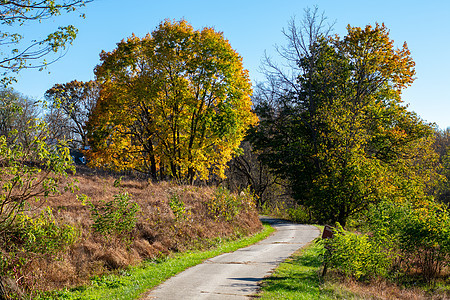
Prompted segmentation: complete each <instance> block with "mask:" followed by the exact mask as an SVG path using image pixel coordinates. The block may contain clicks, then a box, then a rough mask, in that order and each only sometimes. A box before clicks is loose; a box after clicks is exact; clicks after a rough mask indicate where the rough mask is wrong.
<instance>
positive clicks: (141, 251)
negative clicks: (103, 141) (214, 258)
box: [21, 171, 262, 290]
mask: <svg viewBox="0 0 450 300" xmlns="http://www.w3.org/2000/svg"><path fill="white" fill-rule="evenodd" d="M73 177H74V178H75V179H77V180H78V181H79V182H78V187H79V188H80V190H79V192H77V194H78V193H81V194H85V195H87V196H88V197H89V198H90V199H91V201H92V203H94V204H99V203H101V201H104V200H106V201H109V200H112V199H113V196H114V195H116V194H119V193H121V192H123V191H126V192H128V193H129V194H131V199H132V200H133V201H134V202H136V203H138V204H139V206H140V208H141V211H140V215H139V219H138V222H137V226H136V228H135V229H134V231H133V233H132V237H133V238H132V240H131V241H130V242H124V241H123V240H122V239H119V238H117V237H105V236H103V235H100V234H98V233H96V232H94V231H93V230H92V228H91V226H92V224H93V220H92V218H91V214H90V210H89V207H88V206H87V205H83V204H82V203H81V202H80V201H78V200H77V199H76V196H75V195H74V194H71V193H64V194H63V195H61V196H58V197H54V198H51V199H48V201H47V203H46V205H48V206H49V207H51V208H52V209H53V212H54V215H55V217H56V219H57V220H59V221H60V222H62V223H67V224H70V225H72V226H75V227H76V228H79V230H80V238H79V239H78V241H77V242H76V244H75V245H73V246H72V247H71V248H70V249H69V250H68V251H67V252H65V253H62V254H61V255H60V256H59V257H58V259H57V260H53V259H50V258H41V259H37V260H35V261H33V263H32V264H30V265H28V266H27V270H26V274H29V275H28V277H27V278H22V279H21V285H23V286H27V287H28V288H29V289H31V290H35V289H36V290H53V289H60V288H63V287H70V286H75V285H80V284H83V283H86V282H87V281H88V280H89V278H90V277H92V276H95V275H100V274H103V273H104V272H107V271H111V270H116V269H119V268H123V267H126V266H128V265H133V264H136V263H139V262H141V261H142V260H145V259H152V258H156V257H158V256H161V255H167V254H169V253H171V252H178V251H184V250H187V249H192V248H208V247H209V246H211V239H215V238H229V237H234V236H236V235H239V234H250V233H254V232H257V231H259V230H261V229H262V225H261V222H260V221H259V219H258V214H257V212H256V209H255V208H254V207H253V208H251V209H246V210H242V211H241V213H240V214H238V215H237V216H236V217H235V218H234V219H233V220H231V221H221V220H220V219H219V220H217V219H216V218H214V216H212V215H211V214H210V213H209V211H208V208H207V205H206V202H207V201H209V199H211V198H212V197H214V193H215V189H214V188H212V187H198V186H179V185H176V184H173V183H169V182H161V183H152V182H148V181H146V180H139V179H122V180H121V184H120V186H119V187H114V182H115V180H116V179H117V177H114V176H109V175H105V174H96V173H95V172H86V171H85V172H84V174H77V175H74V176H73ZM174 193H176V194H177V195H178V196H179V199H181V200H182V201H183V203H184V205H185V208H186V217H185V218H184V219H182V220H177V219H176V218H175V216H174V214H173V212H172V210H171V208H170V207H169V204H168V202H169V200H168V199H169V197H170V196H171V195H173V194H174Z"/></svg>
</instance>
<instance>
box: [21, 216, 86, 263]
mask: <svg viewBox="0 0 450 300" xmlns="http://www.w3.org/2000/svg"><path fill="white" fill-rule="evenodd" d="M14 227H15V231H16V233H17V238H18V240H17V241H16V244H19V245H21V247H22V250H24V251H26V252H31V253H42V254H57V253H59V252H60V251H62V250H65V249H67V247H69V246H70V245H72V244H73V243H75V241H76V240H77V238H78V236H79V231H78V230H77V229H76V228H74V227H73V226H70V225H68V224H62V225H58V224H57V222H56V220H55V218H54V216H53V213H52V210H51V209H50V208H47V209H46V210H44V211H42V212H41V213H40V215H39V216H38V217H34V218H31V217H29V216H27V215H24V214H21V215H19V216H18V217H17V219H16V222H15V226H14Z"/></svg>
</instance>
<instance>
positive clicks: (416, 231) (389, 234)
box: [368, 199, 450, 281]
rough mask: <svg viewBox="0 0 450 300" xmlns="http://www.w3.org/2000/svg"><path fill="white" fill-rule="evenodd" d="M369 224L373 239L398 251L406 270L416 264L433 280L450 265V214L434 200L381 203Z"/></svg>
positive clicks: (374, 209) (426, 278)
mask: <svg viewBox="0 0 450 300" xmlns="http://www.w3.org/2000/svg"><path fill="white" fill-rule="evenodd" d="M368 224H369V227H368V229H369V231H370V232H372V234H373V239H374V240H376V241H379V242H383V245H384V248H385V249H391V251H392V252H396V253H397V258H398V264H397V266H398V267H399V269H400V271H401V272H402V273H408V272H409V271H410V268H411V267H415V268H416V269H417V270H419V271H420V272H421V274H422V276H423V278H424V279H425V280H426V281H430V280H432V279H433V278H436V277H437V276H438V275H439V274H440V272H441V270H442V268H443V267H445V266H446V265H448V264H449V256H450V214H449V211H448V209H447V208H446V207H445V206H444V205H442V204H439V203H436V202H434V201H433V200H432V199H422V200H421V201H420V202H417V203H414V204H412V203H389V202H384V203H380V204H379V205H377V206H376V207H374V208H373V209H372V210H371V211H370V213H369V222H368Z"/></svg>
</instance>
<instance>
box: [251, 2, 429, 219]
mask: <svg viewBox="0 0 450 300" xmlns="http://www.w3.org/2000/svg"><path fill="white" fill-rule="evenodd" d="M323 24H324V19H323V18H322V17H321V16H319V15H318V14H317V10H314V11H311V10H309V11H307V15H306V19H305V21H304V22H303V23H302V25H301V26H299V27H297V26H295V23H294V22H293V23H291V26H290V29H289V30H288V31H287V33H288V34H287V37H288V39H289V44H288V46H287V47H285V48H282V49H281V54H282V56H283V57H284V58H287V59H289V60H290V62H293V63H294V66H295V67H294V68H291V69H289V70H288V71H289V72H290V74H286V71H285V70H284V69H282V68H279V67H278V66H277V65H275V64H273V63H272V62H271V61H268V63H267V67H268V71H267V74H268V75H269V76H268V79H269V80H268V83H269V84H266V85H265V87H263V91H264V93H265V95H266V100H264V99H262V100H260V101H258V105H257V107H256V111H257V113H258V114H259V116H260V119H261V122H260V123H259V125H258V126H257V127H255V128H254V129H253V130H252V131H251V139H252V141H253V143H254V145H255V148H256V149H259V150H261V151H262V152H263V153H262V155H261V156H260V158H261V159H262V160H263V161H264V162H265V163H267V164H268V165H269V166H270V167H271V168H272V169H273V170H274V172H275V173H277V174H279V175H280V176H282V177H284V178H285V179H287V180H289V181H290V183H291V186H292V191H293V196H294V197H295V198H296V199H297V200H298V201H299V203H300V204H302V205H305V206H306V207H309V208H311V209H312V211H313V212H314V213H315V217H316V219H317V220H318V221H321V222H336V221H338V222H340V223H341V224H343V225H345V223H346V221H347V219H348V218H349V217H350V216H352V215H355V214H357V213H360V212H362V211H364V210H366V209H367V208H368V207H369V205H370V204H372V203H377V202H379V201H380V200H381V199H383V198H390V199H397V200H398V201H401V200H402V199H406V198H408V199H410V198H418V197H420V195H424V194H425V193H426V192H427V191H429V190H431V185H432V184H433V182H434V180H435V179H436V177H437V175H436V174H435V172H434V165H435V163H436V160H435V159H436V156H435V154H434V152H433V151H432V149H431V145H432V142H433V138H432V129H431V127H430V126H429V125H427V124H425V123H424V122H423V121H421V120H420V118H418V117H417V116H416V115H415V114H414V113H412V112H409V111H407V109H406V107H405V106H403V105H402V104H401V92H402V90H403V89H404V88H406V87H407V86H409V85H410V84H411V83H412V82H413V79H414V77H413V76H414V62H413V60H412V58H411V57H410V53H409V50H408V48H407V45H406V44H404V45H403V46H402V47H401V48H395V47H394V42H393V41H392V40H391V39H390V38H389V31H388V29H387V28H386V27H385V26H384V25H379V24H376V26H375V27H372V26H366V27H365V28H359V27H351V26H348V27H347V35H346V36H344V37H343V38H340V37H339V36H331V35H327V34H326V30H324V29H326V28H325V27H323ZM267 99H270V101H269V100H267Z"/></svg>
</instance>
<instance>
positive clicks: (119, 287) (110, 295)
mask: <svg viewBox="0 0 450 300" xmlns="http://www.w3.org/2000/svg"><path fill="white" fill-rule="evenodd" d="M274 230H275V229H273V228H272V227H271V226H269V225H264V229H263V230H262V231H261V232H259V233H257V234H255V235H253V236H250V237H245V238H242V239H239V240H235V241H226V242H223V243H221V244H220V245H218V246H217V247H216V248H214V249H212V250H208V251H191V252H184V253H177V254H174V255H171V256H169V257H167V258H165V259H161V260H156V261H151V262H145V263H143V264H141V265H140V266H138V267H130V268H129V269H127V270H125V271H122V272H121V274H120V275H116V274H112V275H107V276H103V277H101V278H97V279H93V280H92V284H91V285H89V286H83V287H78V288H74V289H71V290H67V291H63V292H52V293H46V294H42V295H41V296H39V297H38V298H35V299H70V300H75V299H77V300H78V299H80V300H81V299H90V300H95V299H127V300H129V299H137V298H139V297H140V296H141V295H142V294H143V293H145V292H146V291H148V290H149V289H151V288H153V287H155V286H157V285H159V284H161V283H162V282H164V281H165V280H167V279H168V278H170V277H172V276H174V275H176V274H178V273H180V272H182V271H184V270H185V269H187V268H189V267H192V266H195V265H197V264H199V263H202V262H203V261H205V260H206V259H208V258H211V257H214V256H217V255H220V254H222V253H226V252H232V251H235V250H237V249H239V248H243V247H246V246H249V245H252V244H254V243H256V242H258V241H260V240H263V239H265V238H266V237H268V236H269V235H270V234H271V233H272V232H273V231H274Z"/></svg>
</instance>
